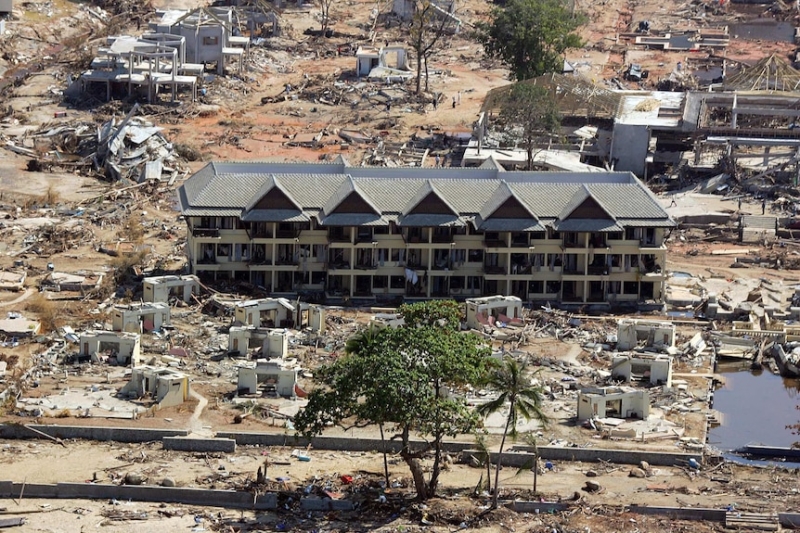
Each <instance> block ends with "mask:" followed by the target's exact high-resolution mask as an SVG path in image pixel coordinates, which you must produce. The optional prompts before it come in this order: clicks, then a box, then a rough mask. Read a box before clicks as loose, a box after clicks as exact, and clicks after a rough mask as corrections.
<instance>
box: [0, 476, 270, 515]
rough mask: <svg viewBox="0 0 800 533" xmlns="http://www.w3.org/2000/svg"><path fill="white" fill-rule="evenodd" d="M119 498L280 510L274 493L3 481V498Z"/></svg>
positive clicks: (1, 492) (0, 488) (1, 489)
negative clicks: (256, 494) (21, 496)
mask: <svg viewBox="0 0 800 533" xmlns="http://www.w3.org/2000/svg"><path fill="white" fill-rule="evenodd" d="M20 494H22V495H23V497H25V496H27V497H31V498H71V499H73V498H74V499H90V500H95V499H103V500H108V499H117V500H133V501H141V502H166V503H182V504H186V505H204V506H210V507H225V508H234V509H257V510H270V509H276V508H277V507H278V496H277V494H275V493H267V494H260V495H258V496H255V495H254V494H252V493H249V492H238V491H230V490H208V489H192V488H176V487H156V486H133V485H105V484H98V483H57V484H55V485H51V484H39V483H25V484H24V488H23V484H22V483H12V482H10V481H0V498H18V497H19V496H20Z"/></svg>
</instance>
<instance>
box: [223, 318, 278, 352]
mask: <svg viewBox="0 0 800 533" xmlns="http://www.w3.org/2000/svg"><path fill="white" fill-rule="evenodd" d="M252 349H260V352H259V353H260V354H261V357H269V358H283V357H285V356H286V355H287V354H288V353H289V332H288V331H287V330H285V329H264V328H257V327H255V326H231V328H230V330H229V332H228V353H229V354H242V355H248V354H249V352H250V350H252Z"/></svg>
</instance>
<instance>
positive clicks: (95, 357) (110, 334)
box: [78, 330, 142, 366]
mask: <svg viewBox="0 0 800 533" xmlns="http://www.w3.org/2000/svg"><path fill="white" fill-rule="evenodd" d="M78 346H80V352H79V353H80V356H82V357H91V360H92V362H96V363H102V362H112V363H115V364H118V365H131V366H139V364H141V358H142V349H141V343H140V336H139V334H138V333H128V332H124V331H99V330H89V331H84V332H83V333H81V334H80V338H79V340H78Z"/></svg>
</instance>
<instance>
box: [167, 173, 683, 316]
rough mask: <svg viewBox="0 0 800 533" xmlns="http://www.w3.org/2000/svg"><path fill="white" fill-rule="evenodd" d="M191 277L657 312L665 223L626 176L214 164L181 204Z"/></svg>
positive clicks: (194, 180)
mask: <svg viewBox="0 0 800 533" xmlns="http://www.w3.org/2000/svg"><path fill="white" fill-rule="evenodd" d="M179 201H180V208H181V212H182V214H183V216H184V217H185V220H186V223H187V225H188V241H187V247H186V251H187V255H188V259H189V264H190V268H191V271H192V273H194V274H197V275H198V276H200V277H201V278H206V279H217V280H219V279H236V280H241V281H247V282H250V283H253V284H256V285H259V286H262V287H264V288H265V289H267V290H268V291H269V292H270V293H272V294H274V295H292V294H296V293H298V292H301V291H324V292H325V293H326V294H327V296H328V297H329V298H337V297H345V296H351V297H359V298H372V297H380V296H383V295H385V296H391V295H395V296H405V297H409V298H439V297H442V298H444V297H447V298H466V297H472V296H482V295H494V294H506V295H515V296H519V297H520V298H522V299H524V300H541V301H553V302H575V303H602V302H610V303H615V302H638V303H650V304H659V303H662V302H663V300H664V288H665V279H666V277H665V270H664V267H665V261H666V247H665V245H664V239H665V237H666V236H667V234H668V232H669V231H670V229H671V228H673V227H674V225H675V224H674V222H673V221H672V220H671V219H670V217H669V215H668V214H667V213H666V212H665V211H664V209H663V207H662V206H661V204H660V203H659V202H658V200H657V199H656V198H655V197H654V196H653V194H652V193H651V192H650V191H649V190H648V189H647V187H646V186H645V185H644V184H642V183H641V182H640V181H639V180H638V179H637V178H636V177H634V176H633V175H632V174H631V173H628V172H606V173H603V172H600V173H572V172H506V171H503V170H498V169H496V168H474V169H441V168H435V169H416V168H371V167H350V166H348V164H347V162H346V161H345V160H343V159H342V158H340V159H339V160H338V161H337V162H335V163H325V164H311V163H262V162H254V163H224V162H218V163H210V164H208V165H206V167H204V168H203V169H201V170H200V171H198V172H197V173H196V174H194V175H193V176H191V177H190V178H189V179H188V180H187V181H186V183H185V184H184V185H183V186H182V187H181V188H180V190H179Z"/></svg>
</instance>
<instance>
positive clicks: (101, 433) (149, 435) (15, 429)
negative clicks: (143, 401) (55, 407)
mask: <svg viewBox="0 0 800 533" xmlns="http://www.w3.org/2000/svg"><path fill="white" fill-rule="evenodd" d="M28 425H29V426H30V427H32V428H34V429H36V430H38V431H41V432H42V433H45V434H47V435H50V436H51V437H56V438H59V439H86V440H97V441H116V442H152V441H157V440H162V439H163V438H165V437H185V436H186V435H188V434H189V432H188V431H187V430H185V429H144V428H143V429H137V428H120V427H99V426H45V425H41V424H28ZM0 438H3V439H39V438H41V436H39V435H37V434H36V433H34V432H33V431H31V430H29V429H27V428H26V427H25V426H23V425H18V424H2V425H0Z"/></svg>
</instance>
